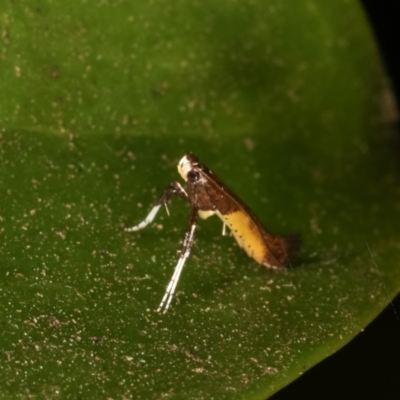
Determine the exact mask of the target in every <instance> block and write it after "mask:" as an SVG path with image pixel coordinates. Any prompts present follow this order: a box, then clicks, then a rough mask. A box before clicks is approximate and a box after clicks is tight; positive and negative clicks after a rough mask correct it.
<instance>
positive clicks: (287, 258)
mask: <svg viewBox="0 0 400 400" xmlns="http://www.w3.org/2000/svg"><path fill="white" fill-rule="evenodd" d="M300 245H301V237H300V235H297V234H295V235H288V236H275V237H274V240H273V243H271V244H270V245H269V249H270V251H271V253H272V254H271V255H269V257H267V258H269V260H266V264H267V266H269V267H270V268H273V269H283V268H285V267H289V266H292V265H293V263H295V262H296V259H297V254H298V251H299V248H300Z"/></svg>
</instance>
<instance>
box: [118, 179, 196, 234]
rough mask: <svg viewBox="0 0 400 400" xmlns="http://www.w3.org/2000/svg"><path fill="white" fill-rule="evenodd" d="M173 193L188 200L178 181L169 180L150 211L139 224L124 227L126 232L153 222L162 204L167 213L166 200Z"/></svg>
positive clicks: (136, 229) (134, 230)
mask: <svg viewBox="0 0 400 400" xmlns="http://www.w3.org/2000/svg"><path fill="white" fill-rule="evenodd" d="M173 194H176V195H178V196H179V197H182V198H183V199H185V200H189V197H188V195H187V193H186V191H185V189H184V188H183V187H182V186H181V185H180V183H179V182H171V183H170V184H169V185H168V186H167V187H166V188H165V189H164V191H163V192H162V195H161V196H160V198H159V199H158V200H157V203H156V204H155V206H154V207H153V208H152V209H151V211H150V212H149V214H148V215H147V217H146V218H145V219H144V220H143V221H142V222H140V223H139V224H137V225H135V226H132V227H130V228H125V231H126V232H136V231H138V230H140V229H143V228H144V227H146V226H147V225H148V224H150V223H151V222H153V220H154V218H155V216H156V215H157V213H158V211H159V210H160V207H161V206H162V205H164V206H165V208H166V210H167V213H168V215H169V212H168V208H167V202H168V200H169V198H170V197H171V195H173Z"/></svg>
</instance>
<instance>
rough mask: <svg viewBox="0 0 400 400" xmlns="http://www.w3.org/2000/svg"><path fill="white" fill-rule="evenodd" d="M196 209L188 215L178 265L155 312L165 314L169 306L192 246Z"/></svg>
mask: <svg viewBox="0 0 400 400" xmlns="http://www.w3.org/2000/svg"><path fill="white" fill-rule="evenodd" d="M197 211H198V210H197V208H194V207H193V208H192V211H191V213H190V217H189V222H188V225H187V229H186V233H185V239H184V241H183V245H182V250H181V255H180V257H179V260H178V264H177V265H176V267H175V270H174V274H173V275H172V278H171V280H170V281H169V283H168V286H167V290H166V291H165V294H164V297H163V298H162V300H161V303H160V305H159V306H158V308H157V312H161V311H162V312H163V313H166V312H167V310H168V307H169V305H170V304H171V300H172V297H173V296H174V292H175V289H176V285H177V284H178V280H179V277H180V275H181V272H182V269H183V266H184V265H185V261H186V259H187V258H188V257H189V255H190V251H191V249H192V245H193V239H194V231H195V229H196V225H197Z"/></svg>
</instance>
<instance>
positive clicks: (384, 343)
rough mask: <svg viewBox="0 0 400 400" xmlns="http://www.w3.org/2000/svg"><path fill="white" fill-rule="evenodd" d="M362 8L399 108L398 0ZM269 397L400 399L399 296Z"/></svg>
mask: <svg viewBox="0 0 400 400" xmlns="http://www.w3.org/2000/svg"><path fill="white" fill-rule="evenodd" d="M362 4H363V5H364V8H365V11H366V14H367V16H368V18H369V20H370V22H371V25H372V28H373V31H374V33H375V37H376V40H377V42H378V46H379V48H380V51H381V56H382V61H383V63H384V64H385V67H386V71H387V73H388V75H389V78H390V79H391V82H390V83H391V85H392V89H393V92H394V94H395V96H396V98H397V99H396V100H397V104H399V103H400V102H399V100H400V82H399V81H400V79H399V75H400V40H398V39H397V38H398V37H400V18H399V17H400V12H399V9H400V0H363V1H362ZM399 164H400V163H399ZM398 224H399V229H400V221H398ZM399 268H400V265H399ZM389 300H390V299H389V298H388V301H389ZM271 399H272V400H287V399H308V400H314V399H318V400H320V399H323V400H358V399H361V400H392V399H393V400H400V295H399V296H397V297H396V299H395V300H394V301H393V303H392V304H390V305H389V306H388V307H387V308H386V309H385V310H384V311H383V312H382V313H381V314H380V315H379V317H378V318H377V319H375V320H374V321H373V322H372V323H371V324H370V325H369V326H368V327H367V328H366V329H365V330H364V331H363V332H362V333H360V334H359V335H358V336H357V337H356V338H355V339H354V340H352V341H351V342H350V343H349V344H348V345H346V346H345V347H344V348H343V349H341V350H340V351H338V352H337V353H336V354H334V355H332V356H331V357H329V358H327V359H326V360H324V361H322V362H321V363H319V364H318V365H316V366H315V367H314V368H312V369H311V370H309V371H308V372H306V373H305V374H304V375H303V376H302V377H301V378H299V379H297V380H296V381H295V382H293V383H292V384H290V385H289V386H287V387H286V388H284V389H283V390H281V391H280V392H278V393H277V394H275V395H274V396H272V397H271Z"/></svg>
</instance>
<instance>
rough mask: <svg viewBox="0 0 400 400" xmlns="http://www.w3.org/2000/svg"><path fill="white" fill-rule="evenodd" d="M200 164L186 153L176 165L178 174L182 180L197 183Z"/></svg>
mask: <svg viewBox="0 0 400 400" xmlns="http://www.w3.org/2000/svg"><path fill="white" fill-rule="evenodd" d="M200 171H201V164H200V162H199V160H198V158H197V157H196V156H194V155H193V154H192V153H188V154H186V155H184V156H183V157H182V159H181V160H180V161H179V164H178V172H179V174H180V176H181V177H182V179H183V180H185V181H189V182H193V183H195V182H197V181H198V180H199V179H200Z"/></svg>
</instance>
